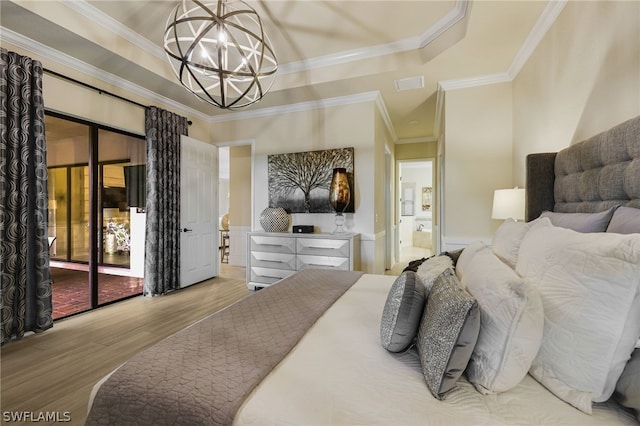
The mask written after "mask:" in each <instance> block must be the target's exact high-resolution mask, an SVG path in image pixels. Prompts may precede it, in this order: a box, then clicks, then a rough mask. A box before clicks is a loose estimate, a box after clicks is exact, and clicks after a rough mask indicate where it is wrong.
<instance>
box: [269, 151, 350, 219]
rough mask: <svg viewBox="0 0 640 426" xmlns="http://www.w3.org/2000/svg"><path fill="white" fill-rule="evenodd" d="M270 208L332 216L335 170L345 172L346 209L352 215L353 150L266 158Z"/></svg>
mask: <svg viewBox="0 0 640 426" xmlns="http://www.w3.org/2000/svg"><path fill="white" fill-rule="evenodd" d="M267 162H268V179H269V207H282V208H284V209H285V210H287V211H289V212H290V213H335V210H334V209H333V208H332V207H331V204H329V186H330V185H331V177H332V173H333V169H334V168H338V167H343V168H345V169H347V174H348V177H349V186H350V188H351V194H352V195H351V200H350V202H349V205H348V206H347V208H346V209H345V212H347V213H353V212H354V211H355V208H354V205H355V203H354V197H353V193H354V192H355V191H354V181H353V148H339V149H326V150H321V151H307V152H294V153H289V154H275V155H269V156H268V157H267Z"/></svg>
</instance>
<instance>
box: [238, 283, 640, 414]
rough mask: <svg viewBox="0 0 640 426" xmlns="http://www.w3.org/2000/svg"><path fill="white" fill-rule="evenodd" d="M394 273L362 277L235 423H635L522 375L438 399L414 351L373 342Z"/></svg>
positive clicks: (613, 408)
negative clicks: (504, 386)
mask: <svg viewBox="0 0 640 426" xmlns="http://www.w3.org/2000/svg"><path fill="white" fill-rule="evenodd" d="M394 279H395V277H393V276H384V275H364V276H363V277H362V278H360V280H359V281H358V282H357V283H356V284H355V285H354V286H353V287H352V288H351V289H350V290H349V291H348V292H347V293H346V294H345V295H344V296H342V297H341V298H340V299H339V300H338V301H337V302H336V303H335V304H334V305H333V306H332V307H331V308H330V309H329V310H328V311H327V312H326V313H325V314H324V315H323V316H322V317H321V318H320V319H319V320H318V321H317V322H316V324H315V325H314V326H313V327H312V328H311V329H310V330H309V332H308V333H307V334H306V335H305V337H303V339H302V340H301V341H300V342H299V343H298V345H297V346H296V347H295V348H294V349H293V350H292V351H291V352H290V353H289V355H288V356H287V357H286V358H285V359H284V360H283V361H282V362H281V363H280V364H279V365H278V366H277V367H276V368H275V369H274V370H273V371H272V372H271V374H270V375H269V376H267V377H266V378H265V379H264V381H263V382H262V383H261V384H260V385H259V386H258V387H257V388H256V389H255V390H254V392H253V393H252V395H251V396H250V397H249V398H247V400H246V401H245V403H244V405H243V406H242V407H241V409H240V410H239V412H238V413H237V415H236V418H235V421H234V424H235V425H269V424H272V425H275V424H280V425H285V424H291V425H294V424H295V425H328V424H334V425H335V424H366V425H373V424H384V425H398V424H415V425H436V424H438V425H442V424H447V425H449V424H450V425H491V426H495V425H508V426H514V425H542V424H544V425H613V424H629V425H637V424H638V423H637V421H636V420H635V418H634V416H633V415H632V414H630V413H629V412H627V411H624V410H623V409H621V408H620V407H619V406H618V405H617V404H615V403H614V402H610V401H608V402H605V403H602V404H595V405H594V409H593V414H592V415H587V414H584V413H582V412H580V411H579V410H577V409H576V408H574V407H572V406H570V405H569V404H567V403H565V402H563V401H561V400H560V399H558V398H557V397H555V396H554V395H553V394H551V393H550V392H548V391H547V390H546V389H545V388H544V387H542V386H541V385H540V384H539V383H538V382H536V381H535V380H534V379H533V378H532V377H531V376H530V375H527V376H526V377H525V379H524V380H523V381H522V382H521V383H520V384H519V385H518V386H517V387H516V388H514V389H512V390H510V391H508V392H504V393H500V394H494V395H486V396H485V395H482V394H480V393H479V392H477V391H476V390H475V389H474V387H473V386H472V385H471V384H469V383H468V382H467V381H466V380H465V379H464V376H463V378H462V379H461V380H460V381H459V382H458V389H456V390H454V391H453V392H452V393H450V394H449V395H447V397H446V398H445V399H444V400H443V401H438V400H436V399H435V398H433V397H432V396H431V394H430V393H429V391H428V389H427V387H426V384H425V381H424V378H423V376H422V373H421V369H420V365H419V361H418V358H417V354H416V353H414V352H412V351H409V352H407V353H404V354H392V353H389V352H387V351H386V350H385V349H383V348H382V346H381V344H380V316H381V314H382V310H383V307H384V303H385V300H386V297H387V293H388V290H389V288H390V287H391V284H392V283H393V281H394Z"/></svg>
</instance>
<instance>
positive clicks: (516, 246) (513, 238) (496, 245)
mask: <svg viewBox="0 0 640 426" xmlns="http://www.w3.org/2000/svg"><path fill="white" fill-rule="evenodd" d="M533 223H534V222H528V223H526V222H516V221H515V220H513V219H507V220H505V221H504V222H502V225H500V227H499V228H498V229H497V230H496V233H495V234H494V235H493V240H492V241H491V249H492V250H493V252H494V253H495V254H496V255H497V256H498V257H499V258H500V259H502V261H503V262H505V263H506V264H507V265H509V266H510V267H511V268H512V269H514V268H515V267H516V261H517V260H518V252H519V251H520V244H521V243H522V240H523V239H524V236H525V234H526V233H527V231H528V230H529V228H531V225H532V224H533Z"/></svg>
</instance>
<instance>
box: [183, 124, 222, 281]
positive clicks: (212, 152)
mask: <svg viewBox="0 0 640 426" xmlns="http://www.w3.org/2000/svg"><path fill="white" fill-rule="evenodd" d="M181 142H182V148H181V159H180V228H181V231H182V232H181V233H180V235H181V237H180V287H186V286H188V285H191V284H194V283H197V282H200V281H203V280H206V279H209V278H212V277H215V276H217V275H218V148H217V147H216V146H214V145H209V144H207V143H204V142H200V141H198V140H195V139H193V138H190V137H187V136H182V141H181Z"/></svg>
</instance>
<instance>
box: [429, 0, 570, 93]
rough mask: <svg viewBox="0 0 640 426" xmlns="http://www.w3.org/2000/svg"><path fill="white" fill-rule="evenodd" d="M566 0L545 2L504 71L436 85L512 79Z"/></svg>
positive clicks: (464, 85) (462, 85)
mask: <svg viewBox="0 0 640 426" xmlns="http://www.w3.org/2000/svg"><path fill="white" fill-rule="evenodd" d="M567 1H568V0H552V1H549V2H548V3H547V5H546V6H545V8H544V10H543V11H542V13H541V14H540V16H539V17H538V20H537V21H536V23H535V24H534V26H533V28H532V29H531V31H530V32H529V35H528V36H527V38H526V39H525V41H524V43H523V44H522V46H521V47H520V49H519V50H518V53H516V56H515V57H514V58H513V61H512V62H511V65H510V66H509V68H508V69H507V71H505V72H501V73H496V74H488V75H482V76H476V77H469V78H460V79H455V80H442V81H440V82H438V87H439V88H442V90H445V91H446V90H455V89H466V88H468V87H475V86H484V85H487V84H498V83H506V82H510V81H513V79H515V78H516V76H517V75H518V73H519V72H520V70H521V69H522V67H523V66H524V64H525V63H526V62H527V60H528V59H529V57H530V56H531V54H532V53H533V51H534V50H535V49H536V47H538V45H539V44H540V42H541V41H542V39H543V38H544V36H545V34H547V31H549V28H551V26H552V25H553V23H554V22H555V21H556V19H557V18H558V15H560V12H562V9H563V8H564V6H565V5H566V4H567Z"/></svg>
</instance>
